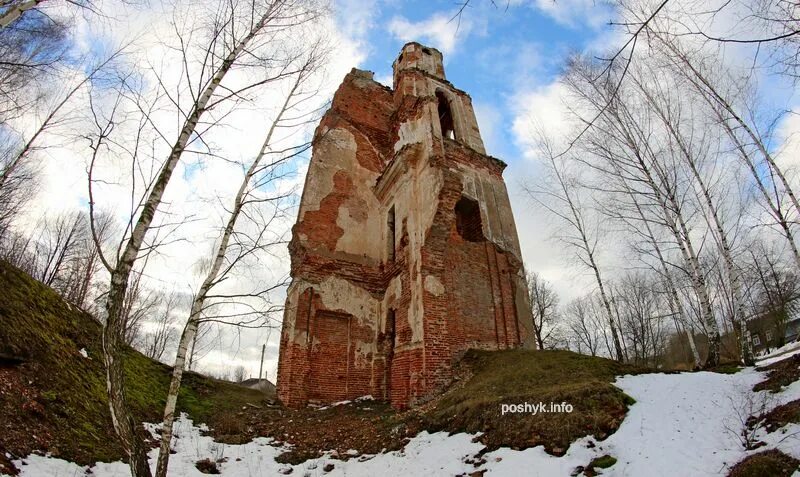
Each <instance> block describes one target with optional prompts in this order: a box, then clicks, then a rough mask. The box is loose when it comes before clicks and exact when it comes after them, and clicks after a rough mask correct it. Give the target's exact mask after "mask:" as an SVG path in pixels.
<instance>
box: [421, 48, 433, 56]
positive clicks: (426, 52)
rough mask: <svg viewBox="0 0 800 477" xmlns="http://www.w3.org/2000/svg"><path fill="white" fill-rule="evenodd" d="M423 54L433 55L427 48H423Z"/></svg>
mask: <svg viewBox="0 0 800 477" xmlns="http://www.w3.org/2000/svg"><path fill="white" fill-rule="evenodd" d="M422 52H423V53H425V54H426V55H430V54H431V50H429V49H427V48H423V49H422Z"/></svg>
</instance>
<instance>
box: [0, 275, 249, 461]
mask: <svg viewBox="0 0 800 477" xmlns="http://www.w3.org/2000/svg"><path fill="white" fill-rule="evenodd" d="M100 332H101V327H100V324H99V323H98V322H97V321H96V320H95V319H94V318H93V317H92V316H90V315H89V314H87V313H85V312H83V311H81V310H79V309H77V308H75V307H73V306H71V305H69V304H68V303H66V302H65V301H63V300H62V299H61V298H60V297H59V296H58V295H57V294H56V293H55V292H53V291H52V290H51V289H49V288H48V287H46V286H44V285H42V284H41V283H39V282H37V281H35V280H33V279H32V278H31V277H30V276H28V275H26V274H25V273H23V272H21V271H20V270H18V269H16V268H14V267H12V266H10V265H8V264H7V263H5V262H2V261H0V474H2V473H5V472H10V471H11V469H10V467H9V466H10V462H9V460H13V459H14V458H16V457H23V456H27V455H28V454H30V453H31V452H34V451H43V452H49V453H51V455H54V456H59V457H62V458H64V459H67V460H70V461H73V462H78V463H86V464H88V463H93V462H96V461H109V460H116V459H120V458H122V453H121V451H120V449H119V447H118V445H117V443H116V440H115V439H114V434H113V429H112V427H111V418H110V415H109V411H108V404H107V399H106V390H105V389H106V388H105V373H104V368H103V363H102V357H101V344H100ZM169 373H170V368H169V367H168V366H165V365H163V364H161V363H158V362H155V361H153V360H151V359H148V358H147V357H145V356H143V355H141V354H139V353H138V352H136V351H134V350H129V352H128V354H127V359H126V380H127V381H126V385H127V389H128V400H129V404H130V406H131V407H132V408H133V410H134V413H135V414H136V416H138V418H139V419H141V420H142V421H149V422H158V421H160V420H161V419H160V413H161V410H162V409H163V406H164V400H165V398H166V390H167V386H168V384H169ZM261 399H263V394H261V393H259V392H257V391H252V390H249V389H245V388H242V387H240V386H236V385H233V384H230V383H225V382H221V381H216V380H212V379H209V378H205V377H203V376H200V375H197V374H194V373H188V374H187V375H185V378H184V387H183V389H182V391H181V394H180V397H179V400H178V408H179V409H180V410H183V411H186V412H188V413H189V414H190V415H191V416H193V417H194V418H195V419H196V420H197V421H199V422H205V421H208V420H209V419H211V418H212V416H214V415H217V414H219V413H223V412H229V411H230V410H232V409H236V408H241V406H242V405H243V404H244V403H247V402H250V403H255V402H258V401H260V400H261ZM7 456H10V457H11V459H8V458H7Z"/></svg>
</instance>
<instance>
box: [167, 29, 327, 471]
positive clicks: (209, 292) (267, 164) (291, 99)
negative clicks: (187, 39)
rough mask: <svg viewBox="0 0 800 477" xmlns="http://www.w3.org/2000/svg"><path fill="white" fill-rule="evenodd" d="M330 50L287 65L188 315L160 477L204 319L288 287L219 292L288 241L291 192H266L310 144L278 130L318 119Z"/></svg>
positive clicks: (242, 321)
mask: <svg viewBox="0 0 800 477" xmlns="http://www.w3.org/2000/svg"><path fill="white" fill-rule="evenodd" d="M325 54H326V52H325V51H324V49H323V45H322V44H321V43H317V44H314V45H310V46H309V47H308V49H307V51H303V52H301V53H300V54H299V55H298V56H296V57H295V58H292V60H291V62H292V63H296V64H295V65H293V66H287V69H288V68H291V69H294V70H295V71H296V73H294V76H293V77H292V79H291V80H289V85H288V91H287V93H286V94H285V96H284V101H283V103H282V105H281V106H280V107H279V108H278V111H277V113H276V114H275V116H274V117H273V119H272V122H271V124H270V126H269V127H268V129H267V131H266V134H265V138H264V142H263V144H262V146H261V148H260V150H259V151H258V153H257V154H256V156H255V157H254V159H253V160H252V162H251V163H250V164H249V166H248V167H247V170H246V172H245V174H244V176H243V178H242V182H241V183H240V185H239V189H238V191H237V192H236V195H235V197H234V199H233V203H232V204H231V206H230V209H229V210H230V213H229V216H228V218H227V222H226V223H225V226H224V228H223V230H222V234H221V237H220V240H219V243H218V245H217V247H216V248H215V250H214V252H213V255H212V257H211V260H210V264H209V267H208V272H207V274H206V275H205V277H204V279H203V282H202V284H201V285H200V288H199V289H198V291H197V293H196V294H195V296H194V298H193V301H192V305H191V310H190V312H189V318H188V320H187V322H186V327H185V328H184V331H183V333H182V335H181V339H180V343H179V345H178V353H177V356H176V358H175V365H174V367H173V375H172V381H171V384H170V389H169V394H168V395H167V405H166V406H165V409H164V425H163V427H162V441H161V450H160V453H159V460H158V467H157V472H156V475H157V476H164V475H166V470H167V464H168V459H169V455H170V445H171V437H172V424H173V422H174V413H175V405H176V403H177V398H178V391H179V390H180V384H181V378H182V373H183V369H184V367H185V363H186V356H187V352H188V349H189V347H190V345H191V344H192V342H193V341H194V337H195V334H196V333H197V327H198V325H199V323H200V322H201V321H220V320H222V321H225V318H227V317H226V316H221V315H220V314H219V313H218V312H217V311H216V310H217V309H218V308H219V306H220V305H222V304H229V303H230V302H231V301H232V300H233V301H236V302H237V303H238V304H242V300H243V299H246V298H247V297H248V296H249V297H257V296H261V295H263V294H265V293H268V292H269V291H270V290H273V289H276V288H279V287H282V286H283V283H282V282H280V281H279V282H278V283H274V284H269V285H268V286H267V287H265V288H264V289H262V290H258V291H255V292H251V293H246V294H238V295H237V294H230V293H224V292H216V293H215V292H214V290H215V287H217V286H218V285H219V284H220V283H221V282H222V281H224V280H226V279H228V278H229V277H230V274H231V273H232V272H233V271H234V269H235V268H236V267H237V266H238V265H240V264H241V263H242V262H243V261H245V260H247V259H248V258H249V257H251V256H253V255H254V254H257V253H260V252H263V251H265V250H266V249H268V248H269V247H270V246H275V245H276V244H278V243H283V242H284V241H283V239H282V238H281V237H276V236H275V235H274V232H273V230H272V229H274V224H275V220H276V218H278V217H279V215H280V214H282V210H281V205H280V202H281V201H282V200H283V199H285V198H286V197H288V195H289V194H291V193H292V191H288V192H287V191H275V192H267V193H266V194H265V193H264V191H265V190H268V189H269V188H270V185H271V184H274V182H275V181H276V180H277V179H278V178H280V177H281V172H280V167H281V166H282V165H283V164H284V163H285V162H286V161H288V160H289V159H291V158H292V157H295V156H296V155H297V154H298V153H300V152H302V151H305V150H307V149H308V147H310V144H309V143H307V142H301V143H300V144H296V143H294V144H292V143H290V144H288V145H287V144H284V145H283V146H281V147H276V144H275V141H276V134H277V133H278V132H279V131H280V130H281V129H286V128H297V127H298V126H299V125H301V124H303V123H305V122H308V121H310V120H312V118H314V117H315V115H314V114H313V112H314V108H311V113H309V112H307V111H308V106H309V103H310V101H312V100H313V98H314V97H315V96H316V93H317V91H318V89H317V88H316V87H315V86H311V83H313V79H314V77H315V74H316V73H317V72H318V70H319V68H320V67H321V64H322V62H323V61H324V59H325ZM304 110H305V111H304ZM264 206H266V208H267V209H268V211H267V213H266V214H263V207H264ZM240 218H242V219H245V221H247V222H249V225H250V227H249V228H250V230H249V231H248V230H247V228H245V227H242V225H243V224H241V223H239V220H240ZM234 316H235V317H236V318H238V319H239V321H238V322H237V323H236V325H237V326H250V325H252V323H254V321H256V320H260V319H263V312H262V311H260V310H256V313H255V316H254V317H253V315H252V313H242V312H236V313H235V315H234Z"/></svg>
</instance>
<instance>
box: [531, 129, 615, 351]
mask: <svg viewBox="0 0 800 477" xmlns="http://www.w3.org/2000/svg"><path fill="white" fill-rule="evenodd" d="M539 145H540V147H539V150H540V153H541V154H542V155H543V156H544V161H545V164H546V166H547V170H548V172H549V175H550V178H551V179H552V183H551V184H548V185H545V186H542V187H537V186H526V191H527V192H528V194H529V195H530V196H531V197H532V198H533V199H534V200H536V202H537V203H538V204H540V205H541V206H542V207H544V208H545V209H547V210H548V211H549V212H550V213H551V214H553V215H554V216H556V217H557V218H558V219H559V220H561V221H562V222H563V223H564V224H565V226H566V230H567V232H565V233H564V234H561V236H560V237H559V238H560V239H561V240H562V241H563V242H564V243H566V244H567V245H569V246H570V247H572V248H573V249H574V250H575V251H576V256H577V259H578V261H579V262H580V263H581V264H582V265H583V266H585V267H586V268H588V269H589V271H590V272H591V273H592V275H593V277H594V280H595V284H596V285H597V288H598V291H599V295H600V301H601V303H602V305H603V308H604V311H605V314H606V319H607V320H608V327H609V330H610V331H611V336H612V341H613V343H614V358H615V359H616V360H617V361H620V362H621V361H623V350H622V344H621V343H620V339H619V334H618V331H617V325H616V324H615V323H614V314H613V313H612V312H611V302H610V300H609V297H608V294H607V293H606V285H605V282H604V281H603V275H602V273H601V271H600V266H599V265H598V262H597V254H598V250H597V247H598V245H599V242H600V240H602V239H603V237H602V236H601V235H600V233H599V231H598V230H597V228H596V227H592V225H591V224H590V223H589V222H588V221H587V217H586V214H587V211H586V209H585V208H584V207H583V206H582V205H581V203H580V201H579V197H578V195H577V194H578V190H579V183H578V182H577V181H576V180H575V179H574V178H572V177H570V176H569V175H568V171H567V170H566V167H565V164H564V161H565V158H564V157H561V158H558V157H557V154H556V153H555V151H554V150H553V147H552V145H551V144H550V143H549V142H548V139H547V138H545V137H544V136H543V135H542V137H541V138H540V140H539Z"/></svg>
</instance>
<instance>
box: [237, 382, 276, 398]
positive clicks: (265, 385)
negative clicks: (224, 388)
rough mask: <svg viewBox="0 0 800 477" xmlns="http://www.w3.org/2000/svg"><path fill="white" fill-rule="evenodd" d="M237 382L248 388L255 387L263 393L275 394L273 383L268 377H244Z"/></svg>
mask: <svg viewBox="0 0 800 477" xmlns="http://www.w3.org/2000/svg"><path fill="white" fill-rule="evenodd" d="M239 384H241V385H242V386H245V387H248V388H250V389H257V390H259V391H262V392H263V393H264V394H266V395H268V396H274V395H275V385H274V384H273V383H272V382H270V380H269V379H258V378H250V379H245V380H244V381H242V382H241V383H239Z"/></svg>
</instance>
